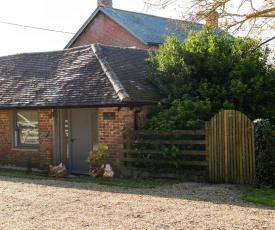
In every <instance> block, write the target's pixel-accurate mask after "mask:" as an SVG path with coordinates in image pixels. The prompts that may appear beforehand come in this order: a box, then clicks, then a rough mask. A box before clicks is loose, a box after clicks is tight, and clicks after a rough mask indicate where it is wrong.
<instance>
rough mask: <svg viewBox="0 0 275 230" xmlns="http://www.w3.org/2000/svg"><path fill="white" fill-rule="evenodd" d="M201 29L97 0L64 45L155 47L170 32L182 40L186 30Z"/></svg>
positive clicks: (182, 22) (69, 46) (67, 46)
mask: <svg viewBox="0 0 275 230" xmlns="http://www.w3.org/2000/svg"><path fill="white" fill-rule="evenodd" d="M215 20H216V22H217V20H218V19H217V18H215ZM201 29H202V24H197V23H190V22H187V21H182V20H173V19H169V18H163V17H157V16H153V15H148V14H142V13H136V12H130V11H125V10H119V9H115V8H113V7H112V0H98V7H97V8H96V10H95V11H94V12H93V13H92V14H91V16H90V17H89V18H88V19H87V21H86V22H85V23H84V24H83V25H82V27H81V28H80V29H79V30H78V31H77V33H76V34H75V35H74V36H73V38H72V39H71V40H70V41H69V43H68V44H67V45H66V47H65V48H72V47H77V46H82V45H89V44H94V43H101V44H106V45H111V46H120V47H136V48H140V49H149V48H150V49H151V50H156V49H158V47H159V45H160V44H163V43H164V41H165V37H166V36H171V35H172V34H174V35H175V36H177V38H178V39H179V40H180V41H181V42H182V41H184V40H185V39H186V38H187V36H188V31H189V30H201Z"/></svg>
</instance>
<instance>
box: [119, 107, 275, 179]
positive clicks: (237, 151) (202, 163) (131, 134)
mask: <svg viewBox="0 0 275 230" xmlns="http://www.w3.org/2000/svg"><path fill="white" fill-rule="evenodd" d="M205 127H206V130H176V131H159V130H158V131H146V130H135V131H127V132H125V133H124V139H123V146H124V149H123V159H122V161H123V168H122V170H123V174H124V175H128V176H159V177H176V178H177V177H182V175H184V174H183V172H186V171H188V170H189V172H190V170H191V171H192V170H194V171H196V170H197V169H199V170H201V171H203V170H204V171H205V172H207V179H208V180H209V181H211V182H218V183H237V184H243V183H245V184H253V183H254V179H255V176H254V175H255V149H254V145H255V143H254V126H253V124H252V122H251V121H250V120H249V119H248V118H247V117H246V116H245V115H244V114H242V113H240V112H239V111H235V110H224V111H221V112H220V113H218V114H216V115H215V116H214V117H213V118H212V119H211V120H210V121H209V122H206V125H205ZM271 135H272V136H274V137H275V131H272V132H271ZM156 169H157V170H156ZM186 169H187V170H186ZM185 170H186V171H185ZM194 171H192V172H194ZM183 177H185V176H183Z"/></svg>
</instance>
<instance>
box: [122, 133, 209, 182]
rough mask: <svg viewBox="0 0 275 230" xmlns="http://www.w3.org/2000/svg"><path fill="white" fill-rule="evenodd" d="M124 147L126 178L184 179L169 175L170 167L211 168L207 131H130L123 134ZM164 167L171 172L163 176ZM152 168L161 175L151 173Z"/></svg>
mask: <svg viewBox="0 0 275 230" xmlns="http://www.w3.org/2000/svg"><path fill="white" fill-rule="evenodd" d="M123 144H124V149H123V154H124V157H123V162H124V165H123V174H124V175H126V176H148V177H154V176H156V177H167V178H182V176H180V175H179V174H176V173H175V172H174V171H170V172H169V166H170V167H171V168H177V169H179V168H181V166H193V167H207V166H208V160H207V159H208V152H207V150H206V148H205V146H206V144H207V131H205V130H176V131H172V130H171V131H146V130H131V131H127V132H125V133H124V140H123ZM196 147H197V148H196ZM166 154H167V155H168V156H165V155H166ZM163 165H165V166H167V167H168V169H167V170H168V172H161V169H163V167H164V166H163ZM152 167H154V168H155V170H153V171H159V172H155V173H154V172H152V171H150V168H152ZM156 168H157V169H156ZM158 169H160V170H158Z"/></svg>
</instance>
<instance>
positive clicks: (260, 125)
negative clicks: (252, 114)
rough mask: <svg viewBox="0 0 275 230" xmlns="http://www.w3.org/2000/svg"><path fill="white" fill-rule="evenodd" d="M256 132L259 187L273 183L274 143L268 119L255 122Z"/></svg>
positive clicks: (257, 179) (257, 183) (257, 180)
mask: <svg viewBox="0 0 275 230" xmlns="http://www.w3.org/2000/svg"><path fill="white" fill-rule="evenodd" d="M253 123H254V131H255V155H256V185H257V186H259V187H262V186H266V185H271V184H272V183H273V165H274V162H273V151H272V142H273V141H274V140H273V138H272V136H271V135H270V133H271V130H272V128H271V124H270V122H269V120H267V119H256V120H254V121H253Z"/></svg>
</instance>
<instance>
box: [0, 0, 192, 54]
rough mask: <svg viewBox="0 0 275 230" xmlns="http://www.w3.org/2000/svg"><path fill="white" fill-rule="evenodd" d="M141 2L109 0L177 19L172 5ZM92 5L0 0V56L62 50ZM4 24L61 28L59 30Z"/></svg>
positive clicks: (91, 1)
mask: <svg viewBox="0 0 275 230" xmlns="http://www.w3.org/2000/svg"><path fill="white" fill-rule="evenodd" d="M145 1H146V0H113V7H114V8H117V9H123V10H128V11H135V12H141V13H146V14H152V15H158V16H163V17H168V18H180V15H181V13H180V12H177V11H176V9H175V7H170V9H166V10H156V9H148V7H146V5H145V3H144V2H145ZM185 1H186V2H188V0H185ZM182 2H183V0H182ZM96 7H97V0H0V31H1V36H0V56H5V55H10V54H17V53H26V52H40V51H52V50H62V49H63V48H64V47H65V46H66V44H67V43H68V42H69V41H70V39H71V38H72V37H73V35H74V34H75V33H76V32H77V31H78V29H79V28H80V27H81V26H82V25H83V24H84V22H85V21H86V20H87V19H88V18H89V16H90V15H91V14H92V13H93V11H94V10H95V9H96ZM7 23H12V24H19V25H25V26H30V27H37V28H45V29H49V30H56V31H63V33H60V32H53V31H47V30H39V29H33V28H28V27H23V26H15V25H11V24H7Z"/></svg>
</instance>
